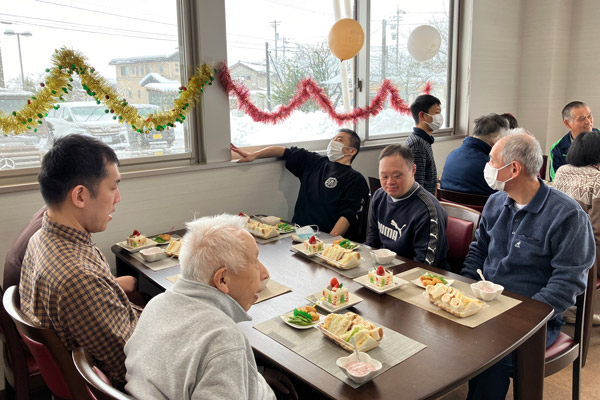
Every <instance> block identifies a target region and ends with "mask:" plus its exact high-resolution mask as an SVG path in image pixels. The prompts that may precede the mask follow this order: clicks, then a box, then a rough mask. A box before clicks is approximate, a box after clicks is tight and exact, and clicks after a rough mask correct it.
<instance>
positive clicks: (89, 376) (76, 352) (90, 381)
mask: <svg viewBox="0 0 600 400" xmlns="http://www.w3.org/2000/svg"><path fill="white" fill-rule="evenodd" d="M73 364H75V368H77V371H79V374H80V375H81V377H82V378H83V379H85V381H86V382H87V387H88V391H89V392H90V395H91V396H93V398H94V399H95V400H133V397H131V396H129V395H127V394H125V393H123V392H121V391H119V390H117V389H116V388H114V387H113V386H112V385H111V384H110V381H109V380H108V378H107V377H106V375H104V373H103V372H102V371H101V370H100V369H98V367H96V366H95V365H94V361H93V360H92V356H91V355H90V354H89V353H88V352H87V351H86V350H85V349H84V348H83V347H77V348H75V349H73Z"/></svg>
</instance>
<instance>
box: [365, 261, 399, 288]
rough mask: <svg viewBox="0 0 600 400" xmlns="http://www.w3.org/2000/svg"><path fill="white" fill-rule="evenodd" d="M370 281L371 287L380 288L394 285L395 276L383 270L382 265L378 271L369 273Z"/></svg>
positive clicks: (374, 270)
mask: <svg viewBox="0 0 600 400" xmlns="http://www.w3.org/2000/svg"><path fill="white" fill-rule="evenodd" d="M368 279H369V283H370V284H371V285H375V286H377V287H380V288H383V287H386V286H389V285H392V284H394V274H392V273H391V272H389V271H386V270H385V269H383V267H382V266H381V265H380V266H379V267H377V269H373V270H371V271H369V274H368Z"/></svg>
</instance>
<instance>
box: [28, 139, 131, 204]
mask: <svg viewBox="0 0 600 400" xmlns="http://www.w3.org/2000/svg"><path fill="white" fill-rule="evenodd" d="M111 163H112V164H117V165H119V159H118V157H117V155H116V154H115V152H114V150H113V149H112V148H110V146H108V145H107V144H105V143H103V142H101V141H99V140H98V139H95V138H93V137H90V136H84V135H79V134H73V135H67V136H65V137H62V138H60V139H58V140H56V141H55V142H54V145H53V146H52V148H51V149H50V151H48V152H47V153H46V155H44V158H43V159H42V167H41V170H40V174H39V175H38V182H39V184H40V191H41V192H42V197H43V198H44V202H46V204H47V205H48V206H49V207H56V206H58V205H60V204H61V203H62V202H63V201H64V199H65V197H66V196H67V194H68V193H69V191H70V190H71V189H73V188H74V187H75V186H77V185H83V186H85V187H86V188H87V189H88V190H89V191H90V193H91V194H92V196H93V197H95V196H96V194H97V190H98V185H99V184H100V182H101V181H102V180H103V179H104V178H106V176H107V175H108V171H107V170H106V166H107V165H108V164H111Z"/></svg>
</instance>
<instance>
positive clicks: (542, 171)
mask: <svg viewBox="0 0 600 400" xmlns="http://www.w3.org/2000/svg"><path fill="white" fill-rule="evenodd" d="M547 166H548V155H547V154H544V155H543V156H542V167H541V168H540V178H542V180H543V181H545V180H546V170H547V168H546V167H547Z"/></svg>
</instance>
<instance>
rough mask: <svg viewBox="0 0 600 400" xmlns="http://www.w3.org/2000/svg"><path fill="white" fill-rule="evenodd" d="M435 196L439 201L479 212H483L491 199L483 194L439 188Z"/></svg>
mask: <svg viewBox="0 0 600 400" xmlns="http://www.w3.org/2000/svg"><path fill="white" fill-rule="evenodd" d="M435 196H436V197H437V199H438V200H439V201H445V202H448V203H456V204H460V205H463V206H466V207H469V208H472V209H474V210H477V211H479V212H482V211H483V207H484V206H485V203H486V202H487V199H488V197H489V196H486V195H482V194H472V193H463V192H455V191H453V190H445V189H439V188H438V189H437V190H436V193H435Z"/></svg>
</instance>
